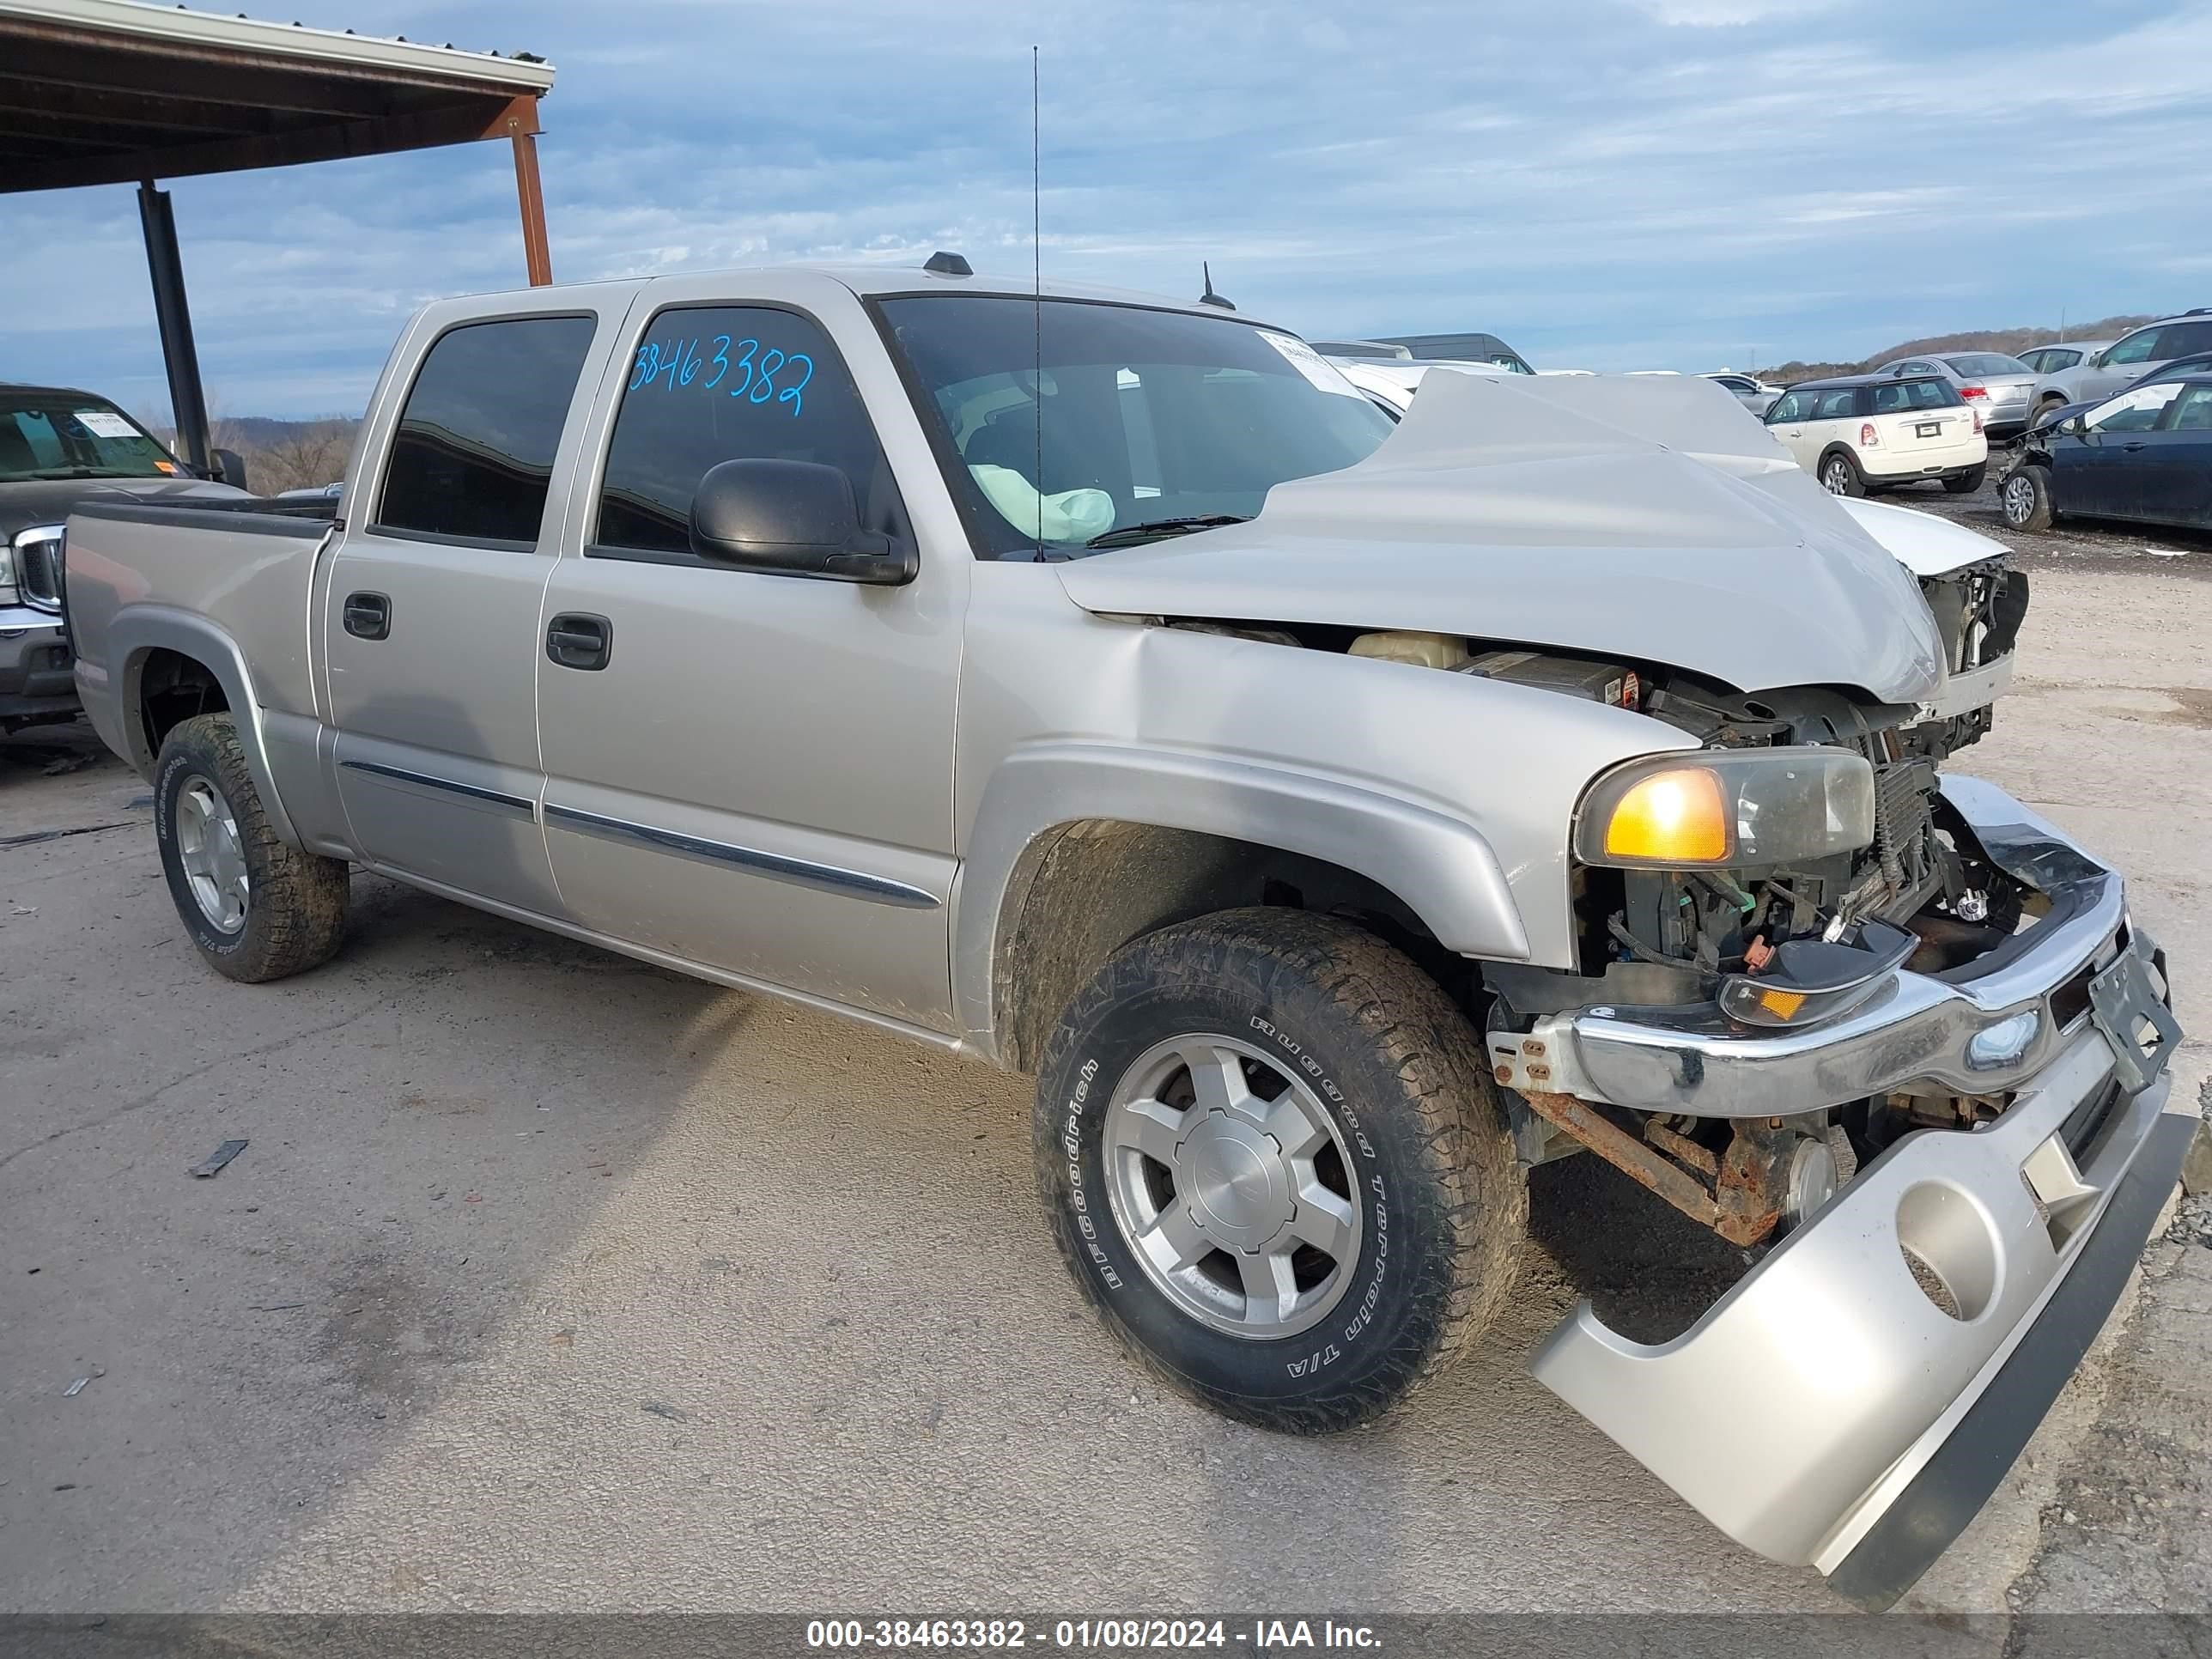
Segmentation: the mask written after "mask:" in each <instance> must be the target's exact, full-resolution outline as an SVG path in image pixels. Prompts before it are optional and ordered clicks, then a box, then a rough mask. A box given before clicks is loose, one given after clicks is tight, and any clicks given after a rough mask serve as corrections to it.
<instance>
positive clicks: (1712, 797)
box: [1605, 766, 1729, 864]
mask: <svg viewBox="0 0 2212 1659" xmlns="http://www.w3.org/2000/svg"><path fill="white" fill-rule="evenodd" d="M1605 850H1606V854H1607V856H1608V857H1610V858H1620V859H1648V860H1650V861H1651V862H1653V863H1655V864H1718V863H1720V862H1721V861H1722V860H1724V859H1726V858H1727V857H1728V851H1729V825H1728V813H1727V809H1726V808H1725V806H1724V805H1723V802H1722V799H1721V781H1720V779H1719V778H1717V777H1716V776H1715V775H1713V774H1712V773H1711V772H1710V771H1708V770H1707V769H1705V768H1704V767H1702V766H1684V767H1677V768H1674V769H1670V770H1668V771H1665V772H1655V773H1653V774H1652V775H1650V777H1648V778H1644V779H1643V780H1641V781H1638V783H1637V784H1635V785H1634V786H1633V787H1631V788H1630V790H1629V791H1628V793H1626V794H1625V795H1623V796H1622V797H1621V798H1620V805H1618V806H1616V807H1614V808H1613V817H1611V818H1610V819H1608V820H1607V823H1606V826H1605Z"/></svg>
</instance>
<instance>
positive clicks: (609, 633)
mask: <svg viewBox="0 0 2212 1659" xmlns="http://www.w3.org/2000/svg"><path fill="white" fill-rule="evenodd" d="M614 648H615V625H614V624H613V623H611V622H609V621H608V620H607V619H606V618H605V617H595V616H593V615H592V614H591V613H590V612H589V611H562V613H561V614H560V615H559V616H557V617H554V618H553V620H552V621H551V622H550V623H547V624H546V628H545V654H546V655H547V656H548V657H550V658H551V659H553V660H554V661H555V662H556V663H558V664H560V665H561V666H562V667H563V668H585V669H591V668H605V666H606V665H607V659H608V658H609V657H610V656H611V655H612V654H613V653H614Z"/></svg>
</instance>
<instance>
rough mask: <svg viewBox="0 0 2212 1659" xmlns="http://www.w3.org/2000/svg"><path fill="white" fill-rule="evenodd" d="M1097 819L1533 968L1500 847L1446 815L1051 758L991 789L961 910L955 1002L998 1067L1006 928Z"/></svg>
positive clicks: (1145, 755)
mask: <svg viewBox="0 0 2212 1659" xmlns="http://www.w3.org/2000/svg"><path fill="white" fill-rule="evenodd" d="M1089 818H1107V819H1115V820H1120V821H1122V822H1126V823H1144V824H1152V825H1157V826H1158V827H1159V828H1162V829H1193V830H1199V831H1203V832H1205V833H1207V834H1210V835H1217V836H1232V837H1234V838H1236V839H1237V840H1240V841H1249V842H1258V843H1260V844H1261V845H1263V846H1268V847H1274V848H1280V849H1282V850H1283V851H1284V852H1286V853H1298V854H1304V855H1306V856H1308V857H1310V858H1318V859H1326V860H1328V861H1329V862H1330V863H1333V864H1338V865H1341V866H1344V867H1345V868H1346V869H1347V870H1352V871H1354V872H1358V874H1360V875H1364V876H1365V877H1367V878H1369V879H1370V880H1372V881H1375V882H1378V883H1380V884H1382V885H1383V887H1385V888H1387V889H1389V890H1390V891H1391V892H1393V893H1395V895H1397V896H1398V897H1399V898H1400V899H1401V900H1402V901H1404V902H1405V903H1406V904H1407V906H1408V907H1409V908H1411V909H1412V910H1413V913H1414V914H1415V915H1418V916H1419V917H1420V919H1421V921H1423V922H1424V923H1425V925H1426V926H1427V927H1428V928H1429V930H1430V932H1431V933H1434V934H1435V935H1436V937H1437V942H1438V943H1440V944H1442V945H1444V946H1445V947H1446V948H1448V949H1449V950H1453V951H1459V952H1461V953H1462V954H1463V955H1467V956H1473V957H1486V958H1489V959H1492V960H1495V961H1504V962H1525V961H1526V960H1528V954H1529V952H1528V934H1527V933H1526V931H1525V930H1524V929H1523V927H1522V921H1521V915H1520V912H1519V910H1518V909H1517V908H1516V906H1515V904H1514V902H1513V895H1512V892H1511V890H1510V889H1509V888H1508V887H1507V885H1506V883H1505V874H1504V871H1503V870H1502V869H1501V868H1500V867H1499V866H1498V859H1497V856H1496V854H1494V853H1492V850H1491V848H1490V844H1489V842H1487V841H1486V840H1485V839H1484V838H1483V836H1481V834H1480V832H1479V831H1478V830H1477V829H1475V828H1474V826H1473V825H1472V824H1470V823H1466V822H1465V821H1463V820H1462V819H1459V818H1456V817H1451V816H1449V814H1447V813H1445V812H1443V811H1438V810H1437V809H1436V808H1435V807H1433V806H1428V805H1420V804H1419V803H1416V802H1413V801H1408V800H1404V799H1399V798H1396V797H1394V796H1390V795H1386V794H1382V793H1376V792H1375V791H1373V790H1369V789H1363V788H1359V787H1354V786H1352V785H1349V784H1345V783H1340V782H1337V781H1334V780H1330V779H1326V778H1319V777H1315V776H1313V775H1308V774H1303V773H1297V772H1290V771H1284V770H1280V769H1276V768H1273V767H1268V766H1264V765H1257V764H1255V763H1250V762H1247V761H1238V760H1228V759H1223V758H1220V757H1213V756H1205V755H1193V754H1187V753H1177V752H1173V751H1164V750H1144V749H1126V748H1121V747H1116V746H1114V745H1110V744H1089V743H1054V744H1037V745H1036V746H1035V747H1032V748H1027V749H1024V750H1019V751H1018V752H1017V753H1015V754H1014V755H1012V756H1011V757H1008V758H1007V759H1006V761H1004V762H1003V763H1000V766H999V768H998V769H997V770H996V771H995V772H994V773H993V775H992V776H991V781H990V782H989V783H988V784H987V786H986V787H985V788H984V791H983V798H982V800H981V804H980V805H979V806H978V808H977V811H976V814H975V827H974V829H973V831H972V832H971V835H970V836H969V845H968V848H967V849H966V855H965V856H964V857H963V860H961V866H960V872H959V876H958V878H957V881H956V883H955V884H954V889H953V896H952V910H953V915H952V994H953V1000H954V1005H955V1012H956V1013H957V1016H958V1018H959V1019H960V1022H961V1025H962V1027H963V1031H964V1034H965V1040H966V1041H967V1042H969V1043H970V1044H972V1045H973V1046H974V1047H975V1048H977V1049H979V1050H980V1051H981V1053H983V1054H988V1055H992V1056H996V1055H998V1054H999V1053H1000V1048H999V1044H998V1042H997V1040H996V1036H995V1035H994V1025H995V997H994V975H995V972H996V962H997V957H998V954H999V947H1000V938H999V935H1000V930H1001V927H1002V926H1004V925H1005V924H1006V922H1008V921H1011V919H1012V917H1014V916H1016V915H1019V914H1020V909H1021V905H1022V902H1023V900H1024V897H1025V896H1026V895H1027V892H1028V890H1029V884H1030V880H1031V878H1033V877H1034V876H1035V874H1036V868H1037V866H1038V864H1039V862H1040V854H1041V850H1042V848H1044V847H1046V846H1047V845H1048V843H1049V841H1050V839H1051V838H1050V836H1048V831H1050V830H1052V829H1054V828H1056V827H1057V826H1059V825H1061V824H1066V823H1076V822H1079V821H1081V820H1084V819H1089Z"/></svg>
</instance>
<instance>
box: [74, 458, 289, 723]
mask: <svg viewBox="0 0 2212 1659" xmlns="http://www.w3.org/2000/svg"><path fill="white" fill-rule="evenodd" d="M271 505H272V504H270V503H266V502H261V501H255V502H252V503H250V504H248V503H240V505H238V506H235V507H233V506H222V507H215V506H207V507H132V506H123V505H114V506H108V505H100V506H88V507H79V508H78V509H76V511H75V512H74V513H71V514H70V520H69V538H68V541H67V543H66V551H65V553H64V571H65V580H64V619H65V621H66V622H67V623H68V626H69V630H70V640H71V643H72V644H73V646H74V647H75V649H76V661H77V665H76V680H77V690H78V693H79V695H80V696H82V698H83V701H84V706H85V712H86V713H87V714H88V715H89V716H90V717H91V719H92V721H93V724H94V726H95V727H96V728H97V729H98V730H99V731H100V735H101V736H102V737H103V738H106V739H107V741H108V742H109V743H110V744H111V745H112V746H113V747H115V748H116V749H117V750H118V752H121V753H125V754H135V753H136V748H135V746H133V745H131V744H128V743H127V742H125V741H123V740H122V739H124V738H126V737H127V733H126V732H125V726H126V722H125V719H124V714H125V709H126V708H128V707H129V706H130V705H131V702H132V701H133V696H132V690H131V688H132V684H133V683H134V678H133V677H134V673H135V670H136V668H137V665H138V659H142V658H143V657H144V656H145V655H146V654H147V653H149V651H151V650H154V649H159V648H161V647H160V644H159V641H163V640H167V639H172V638H174V637H175V636H176V635H177V633H178V631H179V629H183V630H185V632H187V633H189V634H193V635H204V636H208V637H210V639H212V640H219V641H222V642H224V643H226V644H227V646H228V650H227V651H226V652H225V653H224V654H225V655H226V656H228V657H229V658H230V659H232V660H234V661H235V662H236V663H237V664H238V665H239V667H240V671H241V672H244V671H246V665H249V664H250V665H252V666H251V671H250V678H249V679H248V681H247V689H248V690H250V693H251V696H252V702H254V704H255V705H257V706H258V708H262V709H265V710H272V711H281V712H284V713H290V714H313V711H314V707H315V700H314V689H313V677H312V675H311V674H310V672H309V668H308V650H307V645H308V618H309V616H310V595H311V591H312V588H313V581H314V570H315V558H316V555H317V553H318V551H319V550H320V548H321V546H322V544H323V542H324V540H325V538H326V537H328V536H329V534H330V533H331V529H332V520H331V517H330V516H329V515H328V514H327V513H323V514H319V515H317V516H306V515H303V514H301V513H293V512H286V511H270V510H267V509H268V508H269V507H270V506H271ZM301 505H305V506H317V507H319V506H324V505H325V503H319V502H318V503H301ZM218 616H219V617H220V618H221V620H220V622H218V621H216V620H215V618H216V617H218Z"/></svg>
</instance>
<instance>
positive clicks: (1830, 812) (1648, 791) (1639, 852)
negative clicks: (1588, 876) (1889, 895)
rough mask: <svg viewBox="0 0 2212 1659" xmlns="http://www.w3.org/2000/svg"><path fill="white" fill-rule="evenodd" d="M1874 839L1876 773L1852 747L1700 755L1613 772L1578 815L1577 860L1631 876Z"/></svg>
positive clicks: (1769, 859)
mask: <svg viewBox="0 0 2212 1659" xmlns="http://www.w3.org/2000/svg"><path fill="white" fill-rule="evenodd" d="M1873 840H1874V768H1873V767H1872V766H1871V765H1870V764H1869V763H1868V762H1867V759H1866V757H1864V756H1863V755H1857V754H1854V753H1852V752H1851V751H1850V750H1848V749H1835V748H1828V747H1824V746H1820V745H1817V744H1803V745H1800V746H1796V747H1790V748H1777V749H1730V750H1715V749H1707V750H1698V751H1696V752H1694V753H1686V754H1675V755H1652V756H1649V757H1645V758H1644V759H1642V760H1634V761H1630V762H1628V763H1626V765H1622V766H1617V767H1615V768H1613V770H1612V771H1610V772H1607V774H1606V775H1604V776H1602V777H1601V778H1600V779H1598V781H1596V782H1595V783H1594V784H1592V785H1591V786H1590V787H1589V790H1588V791H1587V792H1585V793H1584V794H1583V802H1582V805H1581V807H1580V808H1579V809H1578V810H1577V812H1576V814H1575V833H1574V850H1575V856H1576V857H1577V859H1579V860H1582V861H1583V863H1584V864H1601V865H1610V866H1615V867H1617V868H1622V869H1632V870H1696V869H1719V868H1723V867H1726V868H1738V867H1741V866H1751V865H1773V864H1790V863H1796V862H1798V861H1800V860H1807V859H1818V858H1826V857H1828V856H1829V855H1830V854H1837V853H1850V852H1856V851H1857V849H1858V848H1862V847H1865V846H1867V845H1869V843H1870V842H1873Z"/></svg>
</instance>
